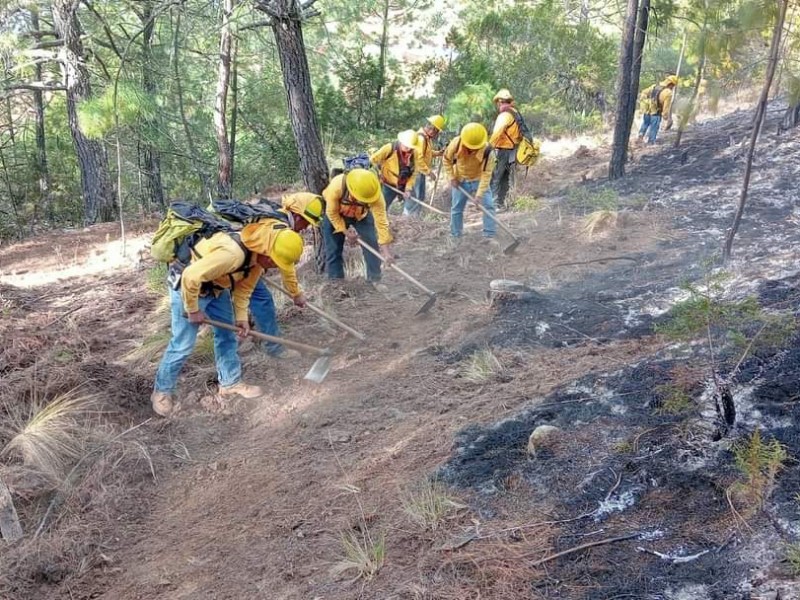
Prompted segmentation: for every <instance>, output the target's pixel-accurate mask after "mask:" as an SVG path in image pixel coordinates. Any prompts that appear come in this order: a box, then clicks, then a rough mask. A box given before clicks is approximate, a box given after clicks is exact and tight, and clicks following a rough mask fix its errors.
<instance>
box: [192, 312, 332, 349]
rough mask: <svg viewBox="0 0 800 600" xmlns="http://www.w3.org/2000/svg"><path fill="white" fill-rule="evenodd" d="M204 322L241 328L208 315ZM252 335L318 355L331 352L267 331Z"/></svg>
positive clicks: (252, 332) (231, 328)
mask: <svg viewBox="0 0 800 600" xmlns="http://www.w3.org/2000/svg"><path fill="white" fill-rule="evenodd" d="M203 323H208V324H209V325H212V326H214V327H219V328H220V329H227V330H228V331H235V332H237V333H238V332H239V331H240V328H239V327H236V325H231V324H230V323H223V322H222V321H215V320H214V319H209V318H208V317H206V318H205V319H203ZM250 335H252V336H253V337H254V338H257V339H259V340H264V341H265V342H275V343H276V344H280V345H282V346H288V347H289V348H294V349H295V350H300V351H301V352H308V353H311V354H316V355H317V356H329V355H330V354H331V351H330V350H328V349H327V348H317V347H316V346H309V345H307V344H301V343H300V342H295V341H292V340H287V339H286V338H282V337H275V336H274V335H267V334H266V333H261V332H260V331H253V330H250Z"/></svg>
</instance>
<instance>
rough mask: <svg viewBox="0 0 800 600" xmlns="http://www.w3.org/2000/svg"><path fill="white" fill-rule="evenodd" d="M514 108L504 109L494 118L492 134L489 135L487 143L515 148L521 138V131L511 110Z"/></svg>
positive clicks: (504, 148) (502, 147) (505, 147)
mask: <svg viewBox="0 0 800 600" xmlns="http://www.w3.org/2000/svg"><path fill="white" fill-rule="evenodd" d="M514 110H516V109H513V108H512V109H510V110H505V111H503V112H501V113H500V114H499V115H497V118H496V119H495V120H494V129H492V135H490V136H489V143H490V144H491V145H492V146H494V147H495V148H500V149H501V150H511V149H513V148H516V146H517V144H519V143H520V141H521V140H522V132H521V131H520V129H519V125H518V124H517V120H516V119H515V118H514V113H513V112H512V111H514Z"/></svg>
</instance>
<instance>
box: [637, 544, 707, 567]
mask: <svg viewBox="0 0 800 600" xmlns="http://www.w3.org/2000/svg"><path fill="white" fill-rule="evenodd" d="M636 551H637V552H644V553H645V554H652V555H653V556H657V557H658V558H660V559H662V560H668V561H669V562H671V563H672V564H673V565H680V564H683V563H688V562H692V561H693V560H697V559H698V558H700V557H701V556H703V555H704V554H708V553H709V552H711V550H703V551H702V552H698V553H697V554H692V555H690V556H673V555H672V554H663V553H662V552H657V551H655V550H648V549H647V548H642V547H641V546H637V547H636Z"/></svg>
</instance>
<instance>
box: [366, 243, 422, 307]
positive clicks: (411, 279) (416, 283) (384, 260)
mask: <svg viewBox="0 0 800 600" xmlns="http://www.w3.org/2000/svg"><path fill="white" fill-rule="evenodd" d="M358 243H359V244H360V245H361V247H362V248H364V249H365V250H367V251H368V252H371V253H372V254H374V255H375V256H377V257H378V258H379V259H381V261H382V262H384V263H385V262H386V259H385V258H384V257H383V255H382V254H381V253H380V252H378V251H377V250H375V248H373V247H372V246H370V245H369V244H367V243H366V242H365V241H364V240H362V239H361V238H359V239H358ZM389 266H390V267H391V268H392V269H394V270H395V271H397V272H398V273H400V275H402V276H403V277H405V278H406V279H408V280H409V281H410V282H411V283H413V284H414V285H415V286H417V287H418V288H419V289H421V290H422V291H423V292H425V293H426V294H428V295H429V296H435V295H436V292H434V291H432V290H429V289H428V288H427V287H425V286H424V285H422V284H421V283H420V282H419V281H417V280H416V279H414V278H413V277H412V276H411V275H409V274H408V273H406V272H405V271H403V269H401V268H400V267H398V266H397V265H396V264H394V263H392V264H390V265H389Z"/></svg>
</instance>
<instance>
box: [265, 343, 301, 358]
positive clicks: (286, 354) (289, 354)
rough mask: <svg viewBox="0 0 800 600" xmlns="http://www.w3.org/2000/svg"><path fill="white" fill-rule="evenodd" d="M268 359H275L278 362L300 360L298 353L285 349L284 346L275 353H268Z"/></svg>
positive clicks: (292, 349)
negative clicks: (292, 359)
mask: <svg viewBox="0 0 800 600" xmlns="http://www.w3.org/2000/svg"><path fill="white" fill-rule="evenodd" d="M268 354H269V356H270V357H272V358H277V359H278V360H288V359H291V358H300V353H299V352H298V351H297V350H295V349H294V348H286V347H285V346H281V349H280V350H278V351H277V352H270V353H268Z"/></svg>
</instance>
